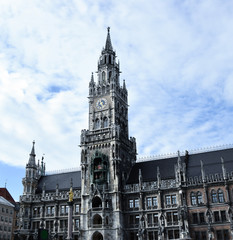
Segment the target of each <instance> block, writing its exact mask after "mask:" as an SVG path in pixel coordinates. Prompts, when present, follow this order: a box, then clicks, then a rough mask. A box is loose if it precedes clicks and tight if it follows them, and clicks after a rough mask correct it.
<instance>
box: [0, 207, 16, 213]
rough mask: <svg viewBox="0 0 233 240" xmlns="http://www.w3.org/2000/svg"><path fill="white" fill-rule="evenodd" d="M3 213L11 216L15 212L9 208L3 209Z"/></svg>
mask: <svg viewBox="0 0 233 240" xmlns="http://www.w3.org/2000/svg"><path fill="white" fill-rule="evenodd" d="M1 210H2V213H10V214H13V210H12V209H8V208H4V207H2V209H1Z"/></svg>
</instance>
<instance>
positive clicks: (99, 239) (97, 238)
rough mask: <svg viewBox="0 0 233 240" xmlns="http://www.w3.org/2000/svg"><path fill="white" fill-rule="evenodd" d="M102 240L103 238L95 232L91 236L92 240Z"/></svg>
mask: <svg viewBox="0 0 233 240" xmlns="http://www.w3.org/2000/svg"><path fill="white" fill-rule="evenodd" d="M103 239H104V238H103V236H102V234H101V233H99V232H95V233H94V234H93V236H92V240H103Z"/></svg>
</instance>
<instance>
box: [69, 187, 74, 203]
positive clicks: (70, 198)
mask: <svg viewBox="0 0 233 240" xmlns="http://www.w3.org/2000/svg"><path fill="white" fill-rule="evenodd" d="M73 198H74V193H73V189H72V187H71V188H70V191H69V202H73Z"/></svg>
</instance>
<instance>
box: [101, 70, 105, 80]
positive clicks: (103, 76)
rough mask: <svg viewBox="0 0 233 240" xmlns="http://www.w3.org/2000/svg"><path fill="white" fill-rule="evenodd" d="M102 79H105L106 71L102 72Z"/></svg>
mask: <svg viewBox="0 0 233 240" xmlns="http://www.w3.org/2000/svg"><path fill="white" fill-rule="evenodd" d="M102 80H103V81H105V72H102Z"/></svg>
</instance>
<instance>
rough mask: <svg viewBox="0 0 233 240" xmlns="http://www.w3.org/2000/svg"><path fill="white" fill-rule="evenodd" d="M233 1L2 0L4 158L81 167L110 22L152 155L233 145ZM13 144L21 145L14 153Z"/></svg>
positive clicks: (137, 131)
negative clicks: (94, 76) (94, 78)
mask: <svg viewBox="0 0 233 240" xmlns="http://www.w3.org/2000/svg"><path fill="white" fill-rule="evenodd" d="M232 5H233V3H232V2H231V1H224V2H223V1H221V2H220V1H217V0H216V1H210V0H205V1H169V2H166V1H160V0H158V1H146V2H145V1H140V0H138V1H127V2H125V1H124V2H122V1H110V2H108V3H106V1H100V0H99V1H94V2H93V1H80V0H78V1H70V2H67V1H59V2H56V3H55V2H53V1H48V2H46V3H45V2H43V3H42V2H41V1H22V0H17V1H10V2H9V1H2V2H1V3H0V30H1V36H0V49H1V51H0V112H1V119H0V125H1V129H0V136H1V137H0V161H3V162H6V163H9V164H14V165H21V166H22V165H23V166H24V165H25V163H26V162H27V160H28V154H29V152H30V148H31V142H32V140H36V152H37V154H38V156H37V157H38V158H40V157H41V156H42V154H43V153H45V159H46V162H47V169H49V170H52V169H54V168H56V169H59V168H67V166H68V167H76V166H78V165H79V149H78V144H79V135H80V131H81V129H82V128H87V127H88V123H87V120H88V99H87V98H86V97H87V95H88V82H89V80H90V76H91V72H95V71H96V70H97V60H98V57H99V54H100V52H101V49H102V47H103V46H104V43H105V37H106V27H107V26H111V29H112V30H111V38H112V43H113V47H114V49H116V52H117V55H118V56H119V60H120V63H121V70H122V79H123V78H125V79H126V84H127V87H128V90H129V104H130V109H129V114H130V115H129V128H130V133H131V135H133V136H136V138H137V145H138V152H139V154H142V155H151V154H158V153H167V152H175V151H177V150H178V149H181V150H184V149H190V148H199V147H202V146H203V147H205V146H210V145H217V144H225V143H232V133H231V132H232V131H231V129H232V126H231V119H232V90H233V89H232V88H233V87H232V86H233V85H232V72H233V67H232V62H233V54H232V47H233V46H232V45H233V44H232V41H231V39H232V38H233V29H232V24H233V17H232V14H231V11H230V9H232ZM12 149H13V150H12Z"/></svg>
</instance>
